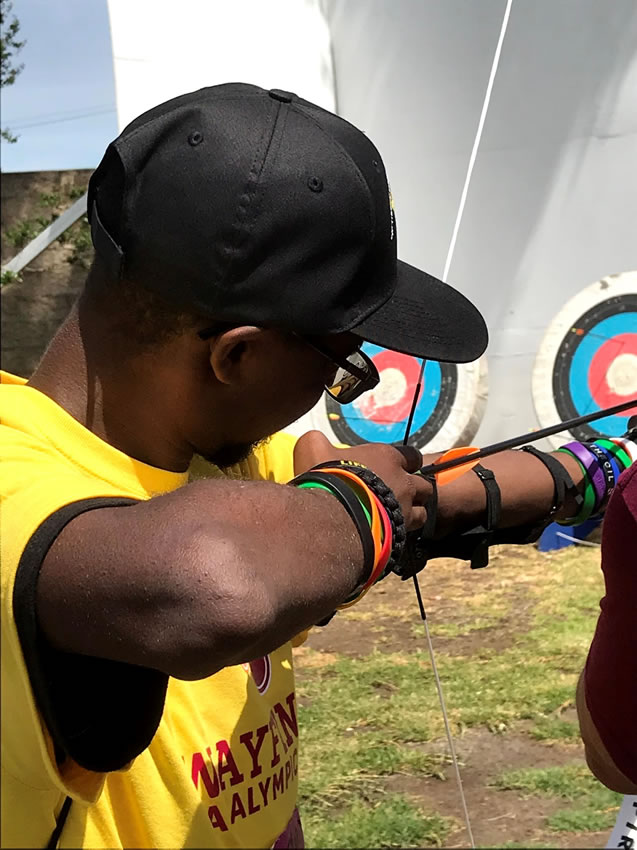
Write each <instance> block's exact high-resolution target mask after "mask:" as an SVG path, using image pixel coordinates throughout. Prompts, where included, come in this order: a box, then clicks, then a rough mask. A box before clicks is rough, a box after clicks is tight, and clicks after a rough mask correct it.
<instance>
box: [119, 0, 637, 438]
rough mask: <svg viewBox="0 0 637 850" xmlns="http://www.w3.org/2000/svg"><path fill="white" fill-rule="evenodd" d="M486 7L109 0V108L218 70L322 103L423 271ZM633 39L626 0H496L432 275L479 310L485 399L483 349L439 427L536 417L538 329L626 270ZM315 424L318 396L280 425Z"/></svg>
mask: <svg viewBox="0 0 637 850" xmlns="http://www.w3.org/2000/svg"><path fill="white" fill-rule="evenodd" d="M505 5H506V0H481V2H480V3H479V4H477V3H470V2H467V0H427V2H426V3H425V2H421V0H392V2H388V0H322V2H321V0H269V2H268V3H263V2H261V0H233V2H232V3H227V2H225V0H183V2H182V3H181V4H180V6H179V11H178V18H177V20H176V15H175V9H174V6H170V7H169V6H168V3H167V0H156V2H153V3H149V2H145V0H109V12H110V20H111V29H112V40H113V55H114V65H115V80H116V91H117V108H118V117H119V121H120V125H123V124H125V123H126V122H128V121H129V120H130V119H132V118H133V117H135V116H136V115H137V114H139V113H140V112H141V111H143V110H144V109H146V108H148V107H150V106H152V105H154V104H156V103H158V102H161V101H162V100H165V99H166V98H168V97H170V96H173V95H176V94H179V93H182V92H184V91H188V90H191V89H194V88H197V87H200V86H203V85H211V84H214V83H219V82H224V81H229V80H241V81H246V82H255V83H258V84H260V85H264V86H266V87H277V88H286V89H290V90H293V91H296V92H297V93H299V94H300V95H302V96H304V97H307V98H308V99H310V100H315V101H316V102H318V103H320V104H322V105H324V106H326V107H328V108H336V109H337V111H338V112H339V113H340V114H341V115H343V116H344V117H345V118H347V119H349V120H351V121H353V123H355V124H356V125H357V126H359V127H361V128H362V129H364V130H365V131H366V132H367V133H368V134H369V135H370V137H371V138H373V139H374V141H375V142H376V144H377V146H378V147H379V149H380V151H381V153H382V154H383V158H384V160H385V162H386V166H387V170H388V174H389V177H390V181H391V186H392V193H393V196H394V200H395V206H396V213H397V220H398V246H399V253H400V255H401V257H402V258H403V259H405V260H407V261H408V262H411V263H414V264H416V265H420V266H421V267H422V268H425V269H426V270H428V271H430V272H432V273H434V274H438V275H440V274H442V271H443V267H444V262H445V257H446V254H447V250H448V246H449V241H450V238H451V233H452V230H453V225H454V221H455V217H456V213H457V210H458V204H459V201H460V194H461V191H462V185H463V181H464V177H465V173H466V169H467V162H468V159H469V155H470V151H471V147H472V144H473V140H474V138H475V134H476V127H477V123H478V117H479V115H480V110H481V108H482V104H483V100H484V93H485V88H486V85H487V79H488V76H489V71H490V68H491V63H492V59H493V53H494V48H495V45H496V42H497V39H498V35H499V32H500V26H501V22H502V17H503V13H504V9H505ZM636 45H637V7H636V6H635V3H634V0H614V2H613V3H612V4H610V5H608V4H600V3H599V2H598V0H560V2H559V3H555V2H552V0H537V2H533V3H529V2H523V0H513V3H512V6H511V16H510V20H509V25H508V29H507V32H506V37H505V40H504V44H503V49H502V55H501V60H500V65H499V69H498V73H497V78H496V80H495V84H494V88H493V94H492V99H491V103H490V107H489V111H488V115H487V118H486V122H485V126H484V133H483V137H482V141H481V144H480V148H479V150H478V155H477V159H476V165H475V170H474V174H473V179H472V182H471V185H470V189H469V193H468V196H467V204H466V208H465V213H464V218H463V221H462V225H461V227H460V231H459V234H458V241H457V244H456V251H455V255H454V259H453V263H452V265H451V269H450V273H449V281H450V282H451V283H452V284H453V285H455V286H457V287H458V288H459V289H460V290H461V291H463V292H464V293H465V294H467V295H468V296H469V297H470V298H472V300H474V301H475V302H476V303H477V304H478V305H479V306H480V307H481V309H482V310H483V312H484V314H485V317H486V319H487V322H488V325H489V328H490V332H491V343H490V346H489V349H488V351H487V361H488V371H489V378H488V397H489V401H488V404H487V405H486V411H485V410H484V401H485V399H486V394H487V389H486V377H485V375H486V363H483V364H482V365H480V366H478V367H472V370H473V371H471V370H469V376H468V380H464V381H458V382H457V383H458V385H459V386H460V385H462V387H465V388H466V387H467V386H468V387H469V390H468V394H467V393H466V392H465V390H462V392H463V393H465V395H464V396H462V397H459V396H456V400H455V406H456V408H458V406H463V407H464V408H466V409H467V410H468V420H469V423H470V425H469V426H468V427H459V426H458V427H456V426H455V425H454V426H453V428H452V429H451V431H452V432H450V431H449V428H447V430H446V431H445V430H444V429H443V425H444V423H445V422H446V421H447V420H441V427H440V431H441V439H444V440H451V441H452V442H458V441H461V440H465V439H471V437H472V436H473V441H474V442H475V443H476V444H478V445H480V444H485V443H487V442H491V441H495V440H498V439H502V438H504V437H506V436H510V435H511V434H515V433H518V432H524V431H525V430H531V429H533V428H534V427H537V425H538V424H539V423H538V416H537V412H536V409H535V408H534V402H533V393H532V373H533V364H534V361H535V358H536V356H537V355H538V352H539V351H540V348H541V346H542V339H543V336H544V333H545V330H546V328H547V327H548V325H549V324H550V323H551V321H552V320H553V318H554V317H555V316H556V315H557V314H558V313H559V311H560V309H561V307H562V305H563V304H565V303H566V302H567V301H569V300H570V299H571V298H572V297H573V296H575V295H576V294H577V293H578V292H579V291H580V290H582V289H584V288H585V287H587V286H589V285H590V284H592V283H593V282H594V281H596V280H601V279H602V278H605V277H607V276H608V275H610V274H615V273H619V272H626V271H629V270H631V269H635V268H637V242H636V241H635V239H634V232H635V222H636V221H637V169H635V167H634V163H635V161H637V132H636V131H637V48H636ZM626 316H627V318H626V322H627V323H630V322H631V321H633V320H634V323H635V326H634V328H631V327H630V326H627V328H626V329H625V330H626V333H634V334H635V335H636V338H637V313H630V312H629V313H627V314H626ZM549 371H550V370H549ZM471 375H473V378H471ZM465 377H467V375H465ZM585 378H586V376H583V378H582V379H583V380H584V379H585ZM635 390H636V392H637V374H636V376H635ZM384 392H385V391H384ZM388 392H389V391H388ZM541 392H542V388H540V393H541ZM545 392H546V393H547V395H550V394H551V392H552V387H551V386H550V382H549V383H547V386H546V388H545ZM536 398H537V396H536ZM540 406H542V405H540ZM544 406H546V405H544ZM483 413H484V415H483ZM463 421H464V420H463ZM480 422H481V424H480ZM317 423H318V424H319V426H320V427H322V428H324V429H325V430H326V431H327V433H328V434H330V436H332V437H333V438H334V436H335V435H334V433H333V430H332V425H331V424H330V422H329V420H328V418H327V414H326V410H325V406H324V405H323V406H321V405H319V406H318V407H317V409H316V410H315V411H313V413H312V415H311V416H309V417H308V418H306V419H304V420H303V421H302V422H301V423H299V425H298V428H297V430H302V429H303V428H305V427H308V425H313V426H316V424H317ZM460 424H462V423H460ZM542 424H548V423H546V422H543V423H542ZM478 425H480V428H479V431H478V433H477V435H475V431H476V430H477V428H478ZM447 445H449V443H447ZM428 446H429V448H444V447H446V446H443V445H442V444H439V443H431V442H430V443H429V444H428Z"/></svg>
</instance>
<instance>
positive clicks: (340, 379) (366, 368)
mask: <svg viewBox="0 0 637 850" xmlns="http://www.w3.org/2000/svg"><path fill="white" fill-rule="evenodd" d="M233 327H236V325H232V324H230V323H225V322H218V323H217V324H216V325H213V326H212V327H209V328H205V329H204V330H202V331H198V333H197V336H198V337H199V338H200V339H204V340H205V339H211V338H212V337H213V336H218V335H219V334H221V333H224V332H225V331H227V330H230V329H231V328H233ZM292 336H294V337H296V338H297V339H300V340H301V342H304V343H305V345H308V346H309V347H310V348H313V349H314V351H316V352H318V353H319V354H320V355H321V356H322V357H324V358H325V359H326V360H329V362H330V363H333V364H334V365H335V366H338V367H339V368H338V369H337V371H336V375H335V376H334V380H333V381H332V383H331V384H329V385H328V384H326V385H325V391H326V392H327V393H328V395H330V396H331V397H332V398H333V399H334V401H337V402H338V403H339V404H351V403H352V402H353V401H356V399H357V398H359V397H360V396H362V395H363V393H366V392H368V391H369V390H373V389H374V387H377V386H378V383H379V381H380V376H379V374H378V370H377V368H376V367H375V366H374V364H373V362H372V360H371V359H370V358H369V357H368V356H367V355H366V354H365V353H364V352H363V351H361V350H360V349H357V350H356V351H354V352H353V353H352V354H349V355H348V356H347V357H340V356H339V355H338V354H334V353H333V352H331V351H326V350H325V349H324V348H322V347H321V346H320V345H317V343H316V342H314V341H312V340H309V339H308V338H307V337H305V336H301V334H297V333H293V332H292Z"/></svg>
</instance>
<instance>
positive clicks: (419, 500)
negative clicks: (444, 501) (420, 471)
mask: <svg viewBox="0 0 637 850" xmlns="http://www.w3.org/2000/svg"><path fill="white" fill-rule="evenodd" d="M413 486H414V489H415V494H414V505H426V504H427V502H428V500H429V498H430V496H431V493H432V491H433V486H432V484H431V482H430V481H427V479H426V478H423V477H422V475H414V477H413Z"/></svg>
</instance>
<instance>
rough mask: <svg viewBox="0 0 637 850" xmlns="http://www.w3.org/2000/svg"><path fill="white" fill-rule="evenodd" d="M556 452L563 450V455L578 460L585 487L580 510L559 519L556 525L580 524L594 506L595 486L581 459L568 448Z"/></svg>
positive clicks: (587, 517)
mask: <svg viewBox="0 0 637 850" xmlns="http://www.w3.org/2000/svg"><path fill="white" fill-rule="evenodd" d="M557 451H558V452H563V453H564V454H565V455H570V456H571V457H572V458H575V460H576V461H577V462H578V464H579V466H580V469H581V470H582V472H583V473H584V481H585V482H586V489H585V490H584V502H583V504H582V507H581V508H580V512H579V513H578V514H577V516H574V517H570V518H569V519H561V520H560V521H559V523H558V525H581V524H582V523H583V522H586V520H587V519H589V518H590V517H591V515H592V513H593V510H594V508H595V487H594V485H593V482H592V481H591V478H590V475H589V474H588V472H587V470H586V467H585V466H584V464H583V463H582V462H581V460H580V459H579V458H578V457H577V456H576V455H575V454H573V452H571V451H569V450H568V449H558V450H557Z"/></svg>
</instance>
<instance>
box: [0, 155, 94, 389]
mask: <svg viewBox="0 0 637 850" xmlns="http://www.w3.org/2000/svg"><path fill="white" fill-rule="evenodd" d="M90 175H91V172H90V171H88V170H83V171H33V172H23V173H15V174H3V175H2V262H3V263H6V262H7V261H8V260H10V259H11V258H12V257H13V256H14V255H15V254H16V253H18V251H19V250H20V249H18V248H16V247H14V246H13V245H12V244H10V243H9V241H8V240H7V239H6V238H5V232H6V230H7V229H8V228H12V227H14V226H15V225H16V224H18V223H19V222H21V221H26V220H29V219H34V218H36V217H37V216H38V215H42V214H46V210H45V209H43V208H42V205H41V201H40V199H41V196H42V195H43V194H44V193H46V194H52V193H58V194H59V195H60V196H61V198H63V199H64V198H66V197H67V196H68V192H69V191H70V190H72V189H75V188H83V187H85V186H86V185H87V183H88V179H89V177H90ZM64 203H65V204H66V205H68V206H70V204H71V201H68V202H67V201H64ZM71 251H72V248H71V246H70V245H68V244H67V245H61V244H59V243H57V242H54V243H53V245H51V246H49V248H47V249H46V251H44V252H43V253H42V254H40V256H39V257H36V258H35V260H33V261H32V262H31V263H30V264H29V265H28V266H26V268H25V269H23V271H22V282H20V283H11V284H7V285H5V286H3V287H2V294H1V299H2V338H1V339H2V347H1V358H2V360H1V362H2V368H3V369H5V370H6V371H9V372H13V373H15V374H18V375H22V376H24V377H28V376H29V375H30V374H31V373H32V372H33V369H34V368H35V366H36V364H37V362H38V360H39V359H40V357H41V356H42V354H43V352H44V350H45V348H46V346H47V345H48V344H49V342H50V340H51V337H52V336H53V334H54V333H55V331H56V330H57V328H58V327H59V326H60V324H61V323H62V321H63V320H64V317H65V316H66V314H67V313H68V312H69V310H70V308H71V306H72V304H73V302H74V300H75V298H76V296H77V294H78V292H79V291H80V289H81V287H82V284H83V282H84V279H85V277H86V270H85V269H84V268H82V267H81V266H78V265H71V264H70V263H69V262H68V257H69V256H70V254H71Z"/></svg>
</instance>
